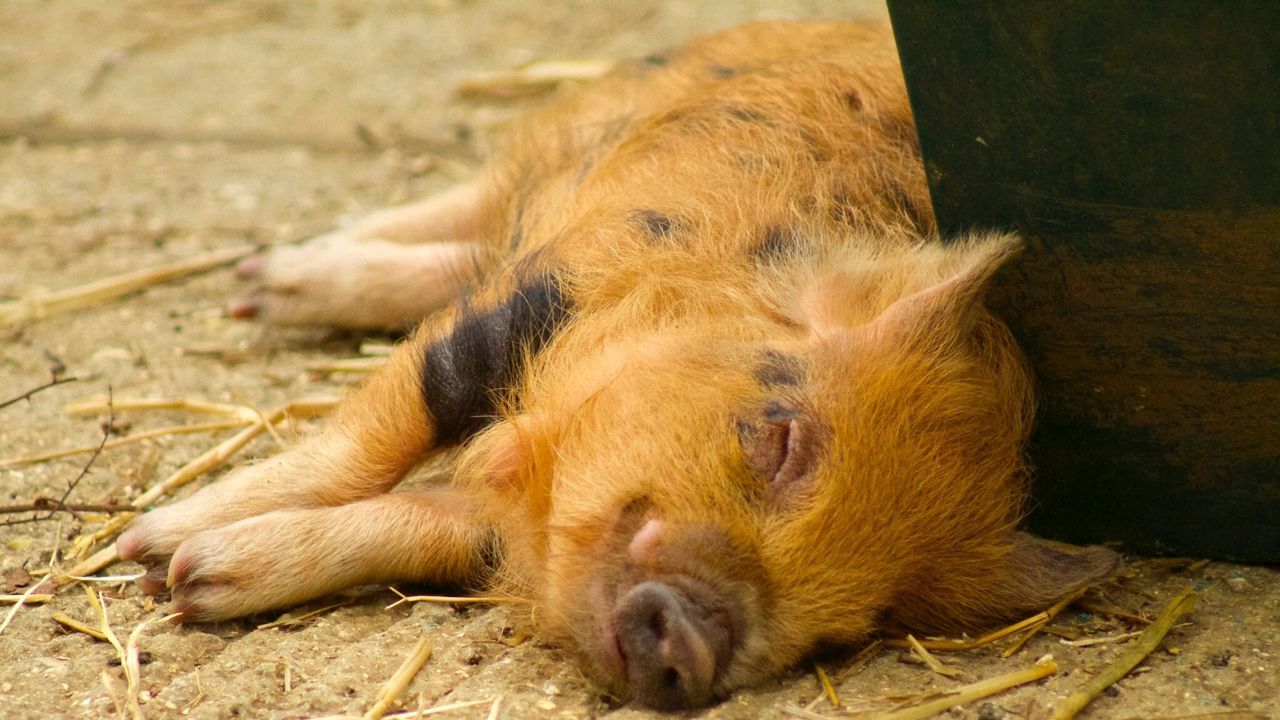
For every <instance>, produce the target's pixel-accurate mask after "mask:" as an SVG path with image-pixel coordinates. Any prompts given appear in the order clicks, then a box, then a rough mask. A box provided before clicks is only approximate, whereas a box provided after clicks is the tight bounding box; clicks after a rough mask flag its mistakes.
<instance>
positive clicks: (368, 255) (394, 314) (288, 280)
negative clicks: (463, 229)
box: [227, 231, 475, 330]
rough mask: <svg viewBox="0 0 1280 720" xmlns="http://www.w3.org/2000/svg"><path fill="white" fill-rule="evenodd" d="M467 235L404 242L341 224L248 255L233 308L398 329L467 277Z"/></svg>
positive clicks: (273, 317) (260, 316)
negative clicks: (357, 233)
mask: <svg viewBox="0 0 1280 720" xmlns="http://www.w3.org/2000/svg"><path fill="white" fill-rule="evenodd" d="M474 252H475V248H474V246H473V245H472V244H471V243H466V242H437V243H427V244H421V245H405V244H400V243H393V242H389V241H386V240H379V239H376V238H355V237H353V236H351V235H349V234H347V233H344V232H342V231H339V232H336V233H332V234H330V235H324V236H321V237H318V238H315V239H314V240H311V241H309V242H307V243H304V244H302V245H298V246H295V247H278V248H274V249H272V250H270V251H269V252H267V253H266V254H264V255H259V256H255V257H252V258H248V259H246V260H244V261H242V262H241V263H240V265H239V266H237V268H236V275H237V276H238V277H240V278H241V279H242V280H244V281H246V282H248V283H250V284H251V285H250V288H249V291H248V292H247V293H246V294H245V295H244V296H243V297H241V298H239V299H238V300H235V301H234V302H232V303H231V305H230V306H229V307H228V308H227V312H228V314H229V315H231V316H232V317H235V318H241V319H254V320H260V321H263V322H267V323H272V324H276V325H312V326H315V325H325V326H331V327H347V328H361V329H370V330H397V329H403V328H408V327H412V326H414V325H416V324H417V323H419V322H420V321H421V320H422V319H423V318H425V317H426V316H427V315H429V314H431V313H432V312H434V311H435V310H437V309H439V308H440V307H442V306H444V305H445V304H446V303H448V302H449V301H450V300H452V299H453V298H454V297H456V296H457V294H458V293H459V292H460V291H461V290H462V288H463V287H464V286H465V285H466V284H467V283H468V282H469V280H467V270H466V269H467V268H468V267H472V266H473V265H474V262H472V258H473V255H474Z"/></svg>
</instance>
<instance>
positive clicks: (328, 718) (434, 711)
mask: <svg viewBox="0 0 1280 720" xmlns="http://www.w3.org/2000/svg"><path fill="white" fill-rule="evenodd" d="M493 701H494V698H485V699H484V700H464V701H460V702H454V703H449V704H447V705H436V706H435V707H429V708H426V709H425V710H405V711H403V712H398V713H392V714H390V715H383V716H382V720H408V719H409V718H418V717H428V716H430V715H439V714H440V713H446V712H450V711H453V710H461V709H462V708H469V707H475V706H476V705H492V704H493ZM309 720H361V716H360V715H322V716H320V717H313V718H309Z"/></svg>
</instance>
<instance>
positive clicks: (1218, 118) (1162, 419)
mask: <svg viewBox="0 0 1280 720" xmlns="http://www.w3.org/2000/svg"><path fill="white" fill-rule="evenodd" d="M889 6H890V14H891V16H892V20H893V23H894V30H895V34H896V35H897V38H898V44H899V52H900V54H901V56H902V59H903V65H904V71H905V73H906V78H907V84H908V88H909V90H910V94H911V102H912V107H913V109H914V112H915V114H916V120H917V125H918V130H919V133H920V138H921V147H922V150H923V153H924V157H925V162H926V169H927V172H928V176H929V183H930V190H931V193H932V195H933V200H934V204H935V208H936V212H937V216H938V220H939V223H940V225H941V226H942V228H943V231H944V233H946V232H956V231H960V230H963V229H965V228H970V227H1000V228H1013V229H1017V230H1018V231H1020V232H1021V233H1022V234H1023V235H1024V237H1026V238H1027V242H1028V252H1027V253H1026V254H1025V255H1024V256H1023V257H1022V258H1021V259H1020V260H1019V261H1018V262H1017V263H1016V264H1015V266H1014V267H1012V268H1010V269H1009V271H1008V272H1006V273H1004V274H1003V275H1002V276H1001V277H1000V279H999V280H998V283H997V284H998V287H997V288H996V291H995V297H994V298H993V303H992V304H993V306H994V307H995V309H996V310H997V312H998V313H1000V314H1001V316H1002V317H1004V318H1005V319H1006V320H1007V321H1008V322H1009V324H1010V326H1011V327H1012V328H1013V330H1014V332H1015V333H1016V334H1017V335H1018V337H1019V339H1020V340H1021V341H1022V343H1023V345H1024V347H1025V348H1026V349H1027V352H1028V354H1029V355H1030V357H1031V360H1032V363H1033V365H1034V366H1035V369H1036V372H1037V375H1038V378H1039V381H1040V385H1041V391H1042V408H1041V415H1040V419H1039V426H1038V430H1037V433H1036V436H1035V438H1034V439H1033V444H1032V458H1033V460H1034V461H1035V463H1036V465H1037V476H1036V481H1035V489H1034V497H1035V508H1034V512H1033V515H1032V519H1031V522H1032V526H1033V527H1034V528H1035V529H1037V530H1038V531H1040V532H1042V533H1044V534H1046V535H1050V536H1053V537H1058V538H1062V539H1066V540H1072V541H1077V542H1101V541H1109V540H1118V541H1122V542H1123V543H1124V544H1125V546H1126V547H1127V548H1129V549H1131V550H1137V551H1146V552H1160V553H1177V554H1190V555H1204V556H1212V557H1224V558H1232V559H1238V560H1248V561H1262V562H1276V561H1280V3H1273V2H1243V1H1238V2H1217V3H1193V2H1181V1H1179V2H1154V1H1152V2H1120V3H1098V2H1092V1H1090V0H1067V1H1064V2H1048V1H1044V2H1041V1H1039V0H1036V1H1027V0H994V1H992V2H986V3H982V4H976V3H925V2H916V1H911V2H905V1H897V2H894V1H891V2H890V3H889Z"/></svg>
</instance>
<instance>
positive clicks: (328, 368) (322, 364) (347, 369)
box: [307, 357, 388, 374]
mask: <svg viewBox="0 0 1280 720" xmlns="http://www.w3.org/2000/svg"><path fill="white" fill-rule="evenodd" d="M387 362H388V358H386V357H358V358H345V359H343V360H319V361H317V362H312V363H307V370H309V371H311V372H315V373H351V374H360V373H370V372H373V371H374V370H377V369H378V368H380V367H382V366H384V365H386V364H387Z"/></svg>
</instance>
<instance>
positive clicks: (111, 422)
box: [45, 385, 116, 519]
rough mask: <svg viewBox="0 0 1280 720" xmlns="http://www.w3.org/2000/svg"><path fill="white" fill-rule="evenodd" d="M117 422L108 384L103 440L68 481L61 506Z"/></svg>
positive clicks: (50, 515) (48, 515)
mask: <svg viewBox="0 0 1280 720" xmlns="http://www.w3.org/2000/svg"><path fill="white" fill-rule="evenodd" d="M115 424H116V411H115V408H114V407H113V406H112V404H111V386H110V385H108V386H107V421H106V422H105V423H103V424H102V441H101V442H99V443H98V447H97V449H95V450H94V451H93V454H92V455H90V456H89V460H88V461H86V462H85V464H84V467H82V468H80V474H79V475H77V476H76V479H75V480H72V481H71V482H69V483H67V489H66V490H65V491H63V493H62V497H60V498H58V506H59V507H65V506H66V504H67V498H68V497H70V495H71V493H72V492H73V491H74V490H75V489H76V486H77V485H79V484H80V481H81V480H83V479H84V476H85V475H88V474H89V468H91V467H93V463H94V461H96V460H97V459H98V456H99V455H101V454H102V447H103V446H104V445H106V444H107V438H109V437H111V429H112V428H114V427H115ZM53 513H54V511H53V510H50V511H49V512H48V514H46V515H45V519H48V518H51V517H53ZM72 514H74V513H72Z"/></svg>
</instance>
